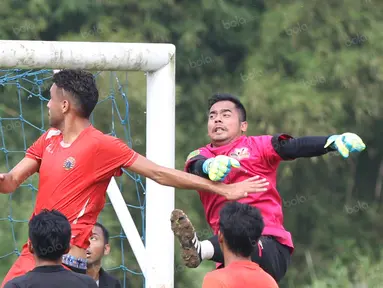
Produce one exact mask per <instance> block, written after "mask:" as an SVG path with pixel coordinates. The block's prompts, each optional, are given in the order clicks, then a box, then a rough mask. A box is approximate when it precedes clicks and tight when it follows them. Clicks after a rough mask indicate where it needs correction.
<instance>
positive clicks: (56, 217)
mask: <svg viewBox="0 0 383 288" xmlns="http://www.w3.org/2000/svg"><path fill="white" fill-rule="evenodd" d="M71 232H72V231H71V227H70V223H69V221H68V219H67V218H66V217H65V216H64V215H63V214H62V213H60V212H59V211H57V210H52V211H49V210H43V211H41V212H40V213H39V214H37V215H35V216H33V218H32V219H31V220H30V221H29V240H30V242H28V243H29V251H30V252H31V253H32V254H34V255H35V257H36V258H37V259H39V260H44V261H61V256H62V255H64V254H66V253H68V251H69V249H70V239H71Z"/></svg>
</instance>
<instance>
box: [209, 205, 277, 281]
mask: <svg viewBox="0 0 383 288" xmlns="http://www.w3.org/2000/svg"><path fill="white" fill-rule="evenodd" d="M263 228H264V223H263V219H262V215H261V213H260V212H259V210H258V209H257V208H255V207H252V206H250V205H248V204H242V203H239V202H231V203H226V204H225V205H224V206H223V208H222V209H221V211H220V217H219V230H218V242H219V245H220V247H221V251H222V254H223V258H224V263H225V268H222V269H218V270H215V271H212V272H209V273H207V274H206V276H205V278H204V280H203V284H202V288H244V287H251V288H278V284H277V283H276V282H275V280H274V279H273V277H271V276H270V275H269V274H268V273H266V272H265V271H264V270H263V269H262V268H261V267H259V265H258V264H257V263H254V262H252V261H251V254H252V253H253V249H254V246H256V245H257V244H258V240H259V238H260V237H261V234H262V230H263Z"/></svg>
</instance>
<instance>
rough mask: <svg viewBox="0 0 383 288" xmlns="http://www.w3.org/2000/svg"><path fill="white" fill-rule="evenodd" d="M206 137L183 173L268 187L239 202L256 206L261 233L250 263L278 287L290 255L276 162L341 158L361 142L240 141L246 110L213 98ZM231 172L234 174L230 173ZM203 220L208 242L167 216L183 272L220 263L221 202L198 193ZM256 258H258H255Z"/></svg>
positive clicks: (348, 136) (177, 214) (346, 138)
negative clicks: (263, 182)
mask: <svg viewBox="0 0 383 288" xmlns="http://www.w3.org/2000/svg"><path fill="white" fill-rule="evenodd" d="M208 111H209V116H208V117H209V119H208V124H207V128H208V135H209V138H210V140H211V143H209V144H208V145H206V146H204V147H201V148H199V149H197V150H195V151H193V152H191V153H190V154H189V156H188V157H187V160H186V165H185V170H186V171H187V172H189V173H191V174H195V175H199V176H201V177H206V178H207V179H210V180H213V181H217V182H223V183H227V184H229V183H236V182H240V181H244V180H246V179H248V178H249V177H253V176H255V175H259V176H261V177H263V178H265V179H267V181H268V182H269V183H270V185H269V186H268V188H267V189H266V190H267V191H265V192H264V193H256V194H250V195H248V197H246V198H243V199H241V200H239V201H240V202H242V203H247V204H249V205H252V206H255V207H257V208H258V209H259V210H260V211H261V213H262V216H263V218H264V221H265V229H264V230H263V234H262V237H261V238H260V241H259V244H258V245H257V246H256V247H255V248H254V251H253V255H252V259H253V261H255V262H256V263H259V264H260V265H261V267H262V268H263V269H264V270H265V271H266V272H268V273H269V274H270V275H272V276H273V277H274V279H275V280H276V281H277V282H279V281H280V280H281V279H282V277H283V276H284V275H285V273H286V271H287V267H288V265H289V263H290V257H291V254H292V253H293V249H294V246H293V241H292V237H291V234H290V233H289V232H288V231H286V230H285V228H284V223H283V211H282V200H281V197H280V195H279V193H278V191H277V169H278V167H279V164H280V163H281V161H286V160H294V159H297V158H302V157H316V156H321V155H324V154H327V153H328V152H331V151H338V152H339V153H340V154H341V155H342V156H343V157H345V158H346V157H348V156H349V154H350V153H352V152H360V151H362V150H364V149H365V147H366V146H365V144H364V143H363V141H362V139H360V138H359V136H357V135H356V134H353V133H344V134H340V135H330V136H308V137H301V138H293V137H292V136H290V135H287V134H278V135H273V136H272V135H261V136H246V135H245V133H246V130H247V126H248V123H247V121H246V109H245V108H244V106H243V105H242V103H241V102H240V101H239V100H238V99H237V98H236V97H234V96H232V95H228V94H222V95H214V96H213V97H212V98H211V99H210V100H209V107H208ZM232 168H234V169H232ZM198 193H199V195H200V198H201V202H202V205H203V207H204V209H205V217H206V219H207V221H208V223H209V225H210V226H211V228H212V229H213V232H214V234H215V236H214V237H212V238H210V239H209V240H204V241H199V239H198V235H196V233H195V229H194V227H193V225H192V223H191V222H190V220H189V219H188V217H187V216H186V215H185V214H184V213H183V212H182V211H181V210H175V211H174V212H173V213H172V216H171V220H172V230H173V232H174V234H175V236H177V237H178V239H179V241H180V245H181V247H182V258H183V260H184V263H185V265H186V266H187V267H191V268H195V267H198V266H199V264H200V263H201V261H203V260H207V259H209V260H212V261H214V262H216V263H218V264H217V266H219V265H220V263H223V260H224V259H223V255H222V251H221V249H220V246H219V242H218V237H217V233H218V229H219V225H218V223H219V210H220V209H221V207H222V206H223V205H224V204H225V203H226V202H227V199H225V198H224V197H221V196H220V195H217V194H211V193H208V191H205V190H203V189H201V190H198ZM259 255H261V257H259Z"/></svg>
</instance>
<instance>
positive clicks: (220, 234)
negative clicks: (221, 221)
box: [218, 231, 223, 245]
mask: <svg viewBox="0 0 383 288" xmlns="http://www.w3.org/2000/svg"><path fill="white" fill-rule="evenodd" d="M218 242H219V244H221V245H222V244H223V235H222V233H221V231H218Z"/></svg>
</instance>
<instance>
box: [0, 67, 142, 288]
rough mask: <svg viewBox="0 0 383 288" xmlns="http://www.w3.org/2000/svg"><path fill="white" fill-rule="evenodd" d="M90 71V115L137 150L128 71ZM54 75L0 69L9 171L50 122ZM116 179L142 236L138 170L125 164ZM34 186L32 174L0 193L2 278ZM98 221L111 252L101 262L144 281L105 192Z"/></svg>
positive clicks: (2, 154) (0, 131)
mask: <svg viewBox="0 0 383 288" xmlns="http://www.w3.org/2000/svg"><path fill="white" fill-rule="evenodd" d="M92 73H94V75H95V77H96V81H97V85H98V88H99V91H100V99H99V102H98V104H97V105H96V108H95V110H94V111H93V113H92V115H91V122H92V124H93V125H94V126H95V127H96V128H98V129H99V130H101V131H102V132H104V133H106V134H110V135H113V136H117V137H119V138H120V139H123V140H125V142H126V143H127V144H128V145H129V146H130V147H132V148H133V149H135V150H136V151H137V149H139V148H143V144H144V143H143V142H144V141H142V140H141V139H142V138H139V137H137V138H135V140H134V141H133V139H134V138H133V137H132V135H131V134H132V133H131V130H132V128H131V122H130V113H129V111H130V109H129V104H131V103H130V102H131V101H130V99H128V98H129V97H128V87H129V85H128V82H129V81H128V73H127V72H125V73H121V72H102V71H96V72H95V71H92ZM130 74H131V72H129V75H130ZM52 76H53V71H52V70H19V69H11V70H0V97H1V99H2V100H1V101H0V141H1V142H0V171H1V172H5V171H10V170H11V169H12V168H13V167H14V166H15V165H16V164H17V163H18V162H19V161H20V160H21V159H22V158H23V157H24V155H25V151H26V149H27V148H28V147H29V146H30V145H31V144H32V143H33V142H34V141H35V140H37V138H38V137H39V136H40V135H41V134H43V133H44V132H45V131H46V130H47V129H48V128H49V127H48V125H49V122H48V116H47V114H48V109H47V107H46V104H47V102H48V101H49V89H50V87H51V85H52V81H51V78H52ZM132 102H134V101H132ZM136 124H137V123H136ZM138 124H139V123H138ZM138 124H137V125H138ZM141 124H142V122H141ZM137 125H136V126H137ZM141 133H142V132H141ZM139 152H140V151H139ZM116 181H117V183H118V185H119V188H120V191H122V193H123V197H124V199H125V202H126V203H127V206H128V208H129V211H130V213H131V214H132V217H133V219H134V221H135V223H136V227H137V229H138V231H139V233H140V235H141V236H142V239H143V240H144V239H145V233H144V232H145V227H144V223H145V219H144V217H145V209H144V207H145V186H144V183H143V182H142V181H141V178H140V176H139V175H136V174H132V173H130V172H129V171H127V170H124V174H123V176H122V177H118V178H116ZM37 187H38V175H37V174H35V175H33V176H31V177H29V178H28V180H27V181H25V182H24V183H23V184H22V185H21V186H20V187H19V188H18V189H17V190H16V191H15V192H14V193H12V194H7V195H0V208H1V210H0V239H2V245H1V247H0V279H3V278H4V277H5V275H6V273H7V272H8V270H9V269H10V267H11V266H12V264H13V263H14V261H15V260H16V258H17V257H18V256H19V255H20V251H21V247H22V246H23V244H25V243H26V241H27V238H28V220H29V218H30V216H31V214H32V211H33V207H34V204H35V197H36V193H37V192H38V189H37ZM99 222H100V223H102V224H104V225H105V226H106V228H107V229H108V230H109V233H110V246H111V253H110V255H108V256H106V257H105V258H104V259H103V268H104V269H105V270H106V271H108V272H109V273H110V274H112V275H113V276H115V277H117V278H118V279H119V280H120V281H121V284H122V285H123V287H128V286H131V285H134V287H139V286H142V285H143V284H144V280H143V276H142V273H141V271H140V269H139V266H138V264H137V261H136V259H135V257H134V254H133V252H132V251H131V249H130V246H129V243H128V241H127V238H126V236H125V233H124V231H123V229H122V228H121V226H120V223H119V221H118V218H117V216H116V214H115V212H114V209H113V206H112V205H111V203H110V202H109V199H108V198H107V203H106V204H105V207H104V209H103V211H102V213H101V215H100V216H99Z"/></svg>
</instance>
